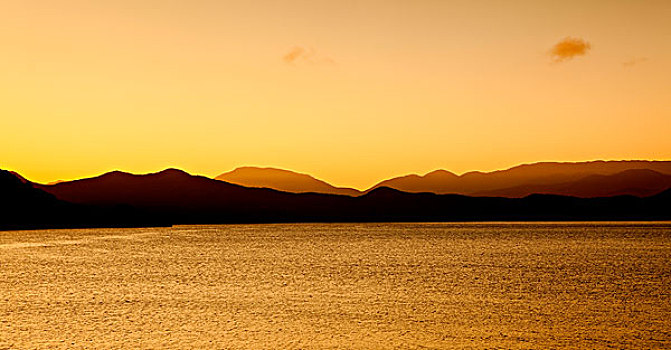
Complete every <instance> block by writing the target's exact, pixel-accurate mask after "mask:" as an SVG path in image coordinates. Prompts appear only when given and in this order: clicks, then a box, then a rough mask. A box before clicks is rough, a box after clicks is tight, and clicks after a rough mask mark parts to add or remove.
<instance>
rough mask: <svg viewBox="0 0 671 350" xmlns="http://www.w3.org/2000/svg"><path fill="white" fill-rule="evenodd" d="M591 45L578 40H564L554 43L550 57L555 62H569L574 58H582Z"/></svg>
mask: <svg viewBox="0 0 671 350" xmlns="http://www.w3.org/2000/svg"><path fill="white" fill-rule="evenodd" d="M591 48H592V45H591V44H590V43H588V42H587V41H585V40H584V39H580V38H565V39H563V40H561V41H560V42H558V43H556V44H555V45H554V46H553V47H552V49H551V50H550V57H552V59H553V60H554V61H555V62H563V61H567V60H570V59H572V58H574V57H576V56H584V55H586V54H587V52H588V51H589V50H590V49H591Z"/></svg>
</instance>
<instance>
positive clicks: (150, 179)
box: [39, 169, 349, 223]
mask: <svg viewBox="0 0 671 350" xmlns="http://www.w3.org/2000/svg"><path fill="white" fill-rule="evenodd" d="M39 188H41V189H43V190H45V191H47V192H49V193H51V194H53V195H55V196H56V197H57V198H59V199H61V200H65V201H68V202H72V203H80V204H88V205H96V206H100V205H105V206H109V205H128V206H131V207H133V208H136V209H137V210H139V211H140V212H142V213H143V215H146V216H147V217H149V218H152V219H156V220H158V221H163V220H167V222H181V223H201V222H266V221H295V220H298V218H300V217H305V218H313V219H317V218H320V217H322V215H325V213H327V210H321V208H322V207H324V206H326V207H332V206H335V205H338V204H339V203H340V202H342V201H343V200H344V199H346V198H349V197H346V196H335V195H331V196H329V195H325V194H315V193H304V194H297V193H288V192H281V191H277V190H272V189H267V188H247V187H243V186H239V185H234V184H230V183H227V182H224V181H220V180H213V179H209V178H206V177H202V176H193V175H189V174H187V173H186V172H183V171H181V170H176V169H168V170H164V171H161V172H158V173H154V174H146V175H133V174H128V173H123V172H119V171H115V172H111V173H107V174H104V175H102V176H98V177H94V178H90V179H82V180H76V181H70V182H62V183H59V184H55V185H49V186H47V185H41V186H39Z"/></svg>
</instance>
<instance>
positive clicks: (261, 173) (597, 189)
mask: <svg viewBox="0 0 671 350" xmlns="http://www.w3.org/2000/svg"><path fill="white" fill-rule="evenodd" d="M215 179H217V180H222V181H226V182H229V183H234V184H238V185H242V186H247V187H262V188H271V189H276V190H279V191H285V192H294V193H304V192H315V193H328V194H342V195H349V196H357V195H361V194H363V193H368V192H370V191H371V190H374V189H376V188H380V187H389V188H393V189H397V190H400V191H403V192H413V193H420V192H430V193H436V194H462V195H468V196H479V197H506V198H521V197H525V196H528V195H530V194H534V193H542V194H556V195H565V196H574V197H582V198H590V197H605V196H617V195H633V196H642V197H645V196H649V195H652V194H655V193H659V192H661V191H663V190H665V189H667V188H669V187H671V162H668V161H594V162H579V163H557V162H544V163H534V164H525V165H520V166H516V167H513V168H510V169H506V170H499V171H493V172H468V173H465V174H463V175H456V174H454V173H451V172H449V171H446V170H436V171H432V172H430V173H428V174H426V175H423V176H422V175H416V174H412V175H406V176H400V177H396V178H392V179H389V180H385V181H382V182H380V183H378V184H376V185H375V186H373V187H371V188H370V189H368V190H366V191H358V190H356V189H353V188H339V187H335V186H332V185H330V184H328V183H326V182H325V181H322V180H317V179H315V178H314V177H312V176H310V175H307V174H300V173H296V172H292V171H289V170H282V169H275V168H258V167H242V168H237V169H235V170H233V171H230V172H227V173H223V174H221V175H219V176H217V177H216V178H215Z"/></svg>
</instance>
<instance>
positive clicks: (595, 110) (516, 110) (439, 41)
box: [0, 0, 671, 188]
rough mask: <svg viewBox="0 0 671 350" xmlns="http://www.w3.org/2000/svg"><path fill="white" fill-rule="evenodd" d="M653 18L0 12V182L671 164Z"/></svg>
mask: <svg viewBox="0 0 671 350" xmlns="http://www.w3.org/2000/svg"><path fill="white" fill-rule="evenodd" d="M669 18H671V1H666V0H662V1H636V0H630V1H618V0H604V1H584V0H583V1H562V2H558V1H538V0H533V1H532V0H529V1H449V0H416V1H410V0H405V1H394V0H385V1H319V0H305V1H292V0H284V1H279V0H278V1H269V0H266V1H263V0H261V1H225V0H221V1H215V0H189V1H186V0H144V1H143V0H115V1H94V0H60V1H57V2H54V1H50V0H49V1H47V0H44V1H38V0H35V1H33V0H26V1H0V67H1V68H0V69H1V72H2V74H1V75H0V168H2V169H10V170H16V171H18V172H20V173H22V174H24V175H25V176H26V177H27V178H29V179H31V180H34V181H38V182H48V181H52V180H56V179H74V178H79V177H85V176H92V175H97V174H100V173H103V172H106V171H109V170H113V169H120V170H125V171H130V172H138V173H141V172H151V171H157V170H160V169H163V168H166V167H178V168H181V169H184V170H186V171H189V172H191V173H195V174H204V175H209V176H215V175H218V174H220V173H222V172H224V171H228V170H231V169H233V168H235V167H237V166H243V165H260V166H275V167H280V168H286V169H292V170H296V171H301V172H307V173H310V174H313V175H315V176H316V177H319V178H321V179H324V180H326V181H329V182H331V183H333V184H336V185H341V186H352V187H357V188H365V187H368V186H370V185H372V184H373V183H375V182H378V181H379V180H381V179H384V178H389V177H392V176H396V175H401V174H406V173H425V172H427V171H430V170H434V169H438V168H443V169H447V170H451V171H455V172H457V173H460V172H464V171H468V170H493V169H500V168H506V167H509V166H512V165H516V164H519V163H525V162H536V161H545V160H557V161H580V160H592V159H671V136H669V135H671V102H670V101H671V79H670V77H671V21H669ZM566 38H570V40H574V41H570V40H569V41H564V42H563V44H562V41H563V40H564V39H566ZM576 42H577V43H578V44H576V45H578V46H576V45H574V44H571V43H576ZM567 43H568V44H567ZM581 43H584V47H583V46H580V45H582V44H581ZM558 44H559V46H555V45H558ZM562 45H563V46H562ZM567 45H568V46H567ZM571 45H573V46H571ZM553 53H555V54H559V55H566V56H557V55H553Z"/></svg>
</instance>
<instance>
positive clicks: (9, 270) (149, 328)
mask: <svg viewBox="0 0 671 350" xmlns="http://www.w3.org/2000/svg"><path fill="white" fill-rule="evenodd" d="M15 348H16V349H27V348H64V349H65V348H68V349H72V348H75V349H76V348H147V349H149V348H156V349H159V348H160V349H166V348H174V349H184V348H208V349H209V348H213V349H215V348H232V349H236V348H240V349H245V348H248V349H260V348H269V349H272V348H281V349H290V348H297V349H299V348H304V349H376V348H379V349H390V348H400V349H425V348H439V349H452V348H455V349H460V348H521V349H525V348H528V349H537V348H562V349H563V348H590V349H611V348H639V349H640V348H671V223H418V224H415V223H412V224H400V223H399V224H396V223H392V224H281V225H230V226H183V227H173V228H142V229H80V230H44V231H8V232H0V349H15Z"/></svg>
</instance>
